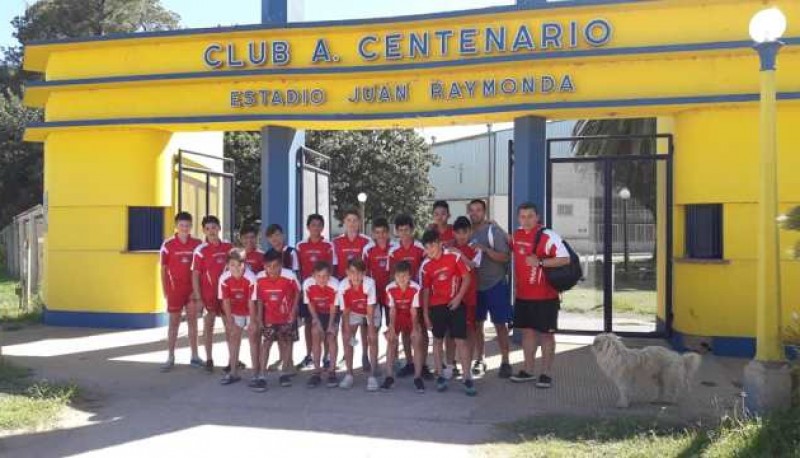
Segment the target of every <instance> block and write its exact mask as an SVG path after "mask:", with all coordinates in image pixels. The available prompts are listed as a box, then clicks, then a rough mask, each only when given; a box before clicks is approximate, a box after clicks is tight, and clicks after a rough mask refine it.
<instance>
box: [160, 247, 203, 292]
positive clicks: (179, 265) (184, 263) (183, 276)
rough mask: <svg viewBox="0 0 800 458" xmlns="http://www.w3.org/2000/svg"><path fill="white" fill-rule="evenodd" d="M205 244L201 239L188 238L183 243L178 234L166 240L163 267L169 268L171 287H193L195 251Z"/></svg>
mask: <svg viewBox="0 0 800 458" xmlns="http://www.w3.org/2000/svg"><path fill="white" fill-rule="evenodd" d="M202 243H203V242H202V241H200V239H196V238H193V237H188V238H187V239H186V241H185V242H181V239H180V238H179V237H178V234H175V235H173V236H172V237H170V238H168V239H166V240H164V243H162V244H161V252H160V255H159V256H160V258H161V265H162V266H166V267H167V277H169V287H170V288H171V289H176V288H178V289H179V288H187V287H188V288H191V286H192V259H193V258H194V250H195V249H197V247H198V246H200V244H202Z"/></svg>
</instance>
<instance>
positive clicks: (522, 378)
mask: <svg viewBox="0 0 800 458" xmlns="http://www.w3.org/2000/svg"><path fill="white" fill-rule="evenodd" d="M511 381H512V382H514V383H525V382H533V381H536V376H534V375H531V374H529V373H527V372H525V371H519V372H517V373H516V374H514V375H512V376H511Z"/></svg>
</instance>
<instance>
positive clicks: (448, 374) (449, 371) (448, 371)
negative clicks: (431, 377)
mask: <svg viewBox="0 0 800 458" xmlns="http://www.w3.org/2000/svg"><path fill="white" fill-rule="evenodd" d="M442 377H444V378H446V379H447V380H451V379H452V378H453V366H447V367H445V368H444V369H442Z"/></svg>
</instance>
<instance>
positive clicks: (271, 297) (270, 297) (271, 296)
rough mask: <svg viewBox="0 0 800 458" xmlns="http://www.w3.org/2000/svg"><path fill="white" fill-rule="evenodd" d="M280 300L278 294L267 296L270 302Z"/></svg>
mask: <svg viewBox="0 0 800 458" xmlns="http://www.w3.org/2000/svg"><path fill="white" fill-rule="evenodd" d="M280 298H281V296H280V294H278V293H270V294H269V300H271V301H278V300H280Z"/></svg>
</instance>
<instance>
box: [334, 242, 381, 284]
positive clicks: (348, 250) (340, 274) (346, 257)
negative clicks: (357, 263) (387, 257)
mask: <svg viewBox="0 0 800 458" xmlns="http://www.w3.org/2000/svg"><path fill="white" fill-rule="evenodd" d="M370 243H372V239H370V238H369V237H367V236H366V235H364V234H356V236H355V238H353V239H352V240H351V239H350V238H349V237H347V234H342V235H340V236H338V237H336V238H334V239H333V248H334V250H335V251H336V260H337V261H338V263H337V264H336V272H335V275H336V277H337V278H339V279H343V278H344V277H346V276H347V264H348V263H349V262H350V261H352V260H353V259H361V257H362V255H363V253H364V248H365V247H366V246H367V245H369V244H370Z"/></svg>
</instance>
